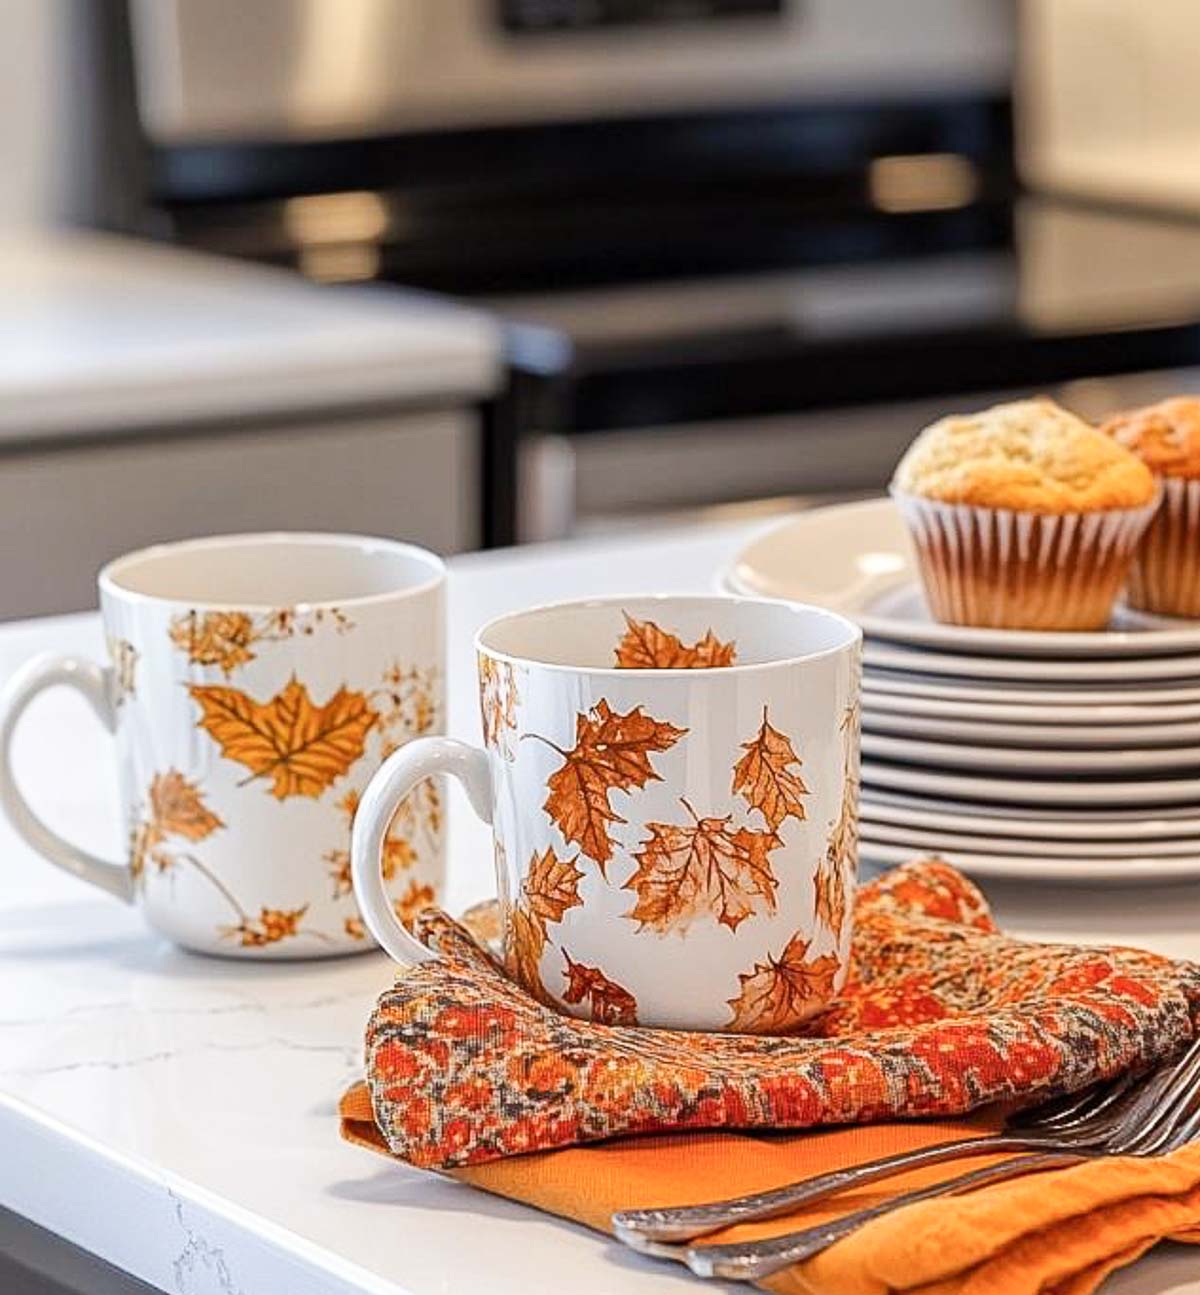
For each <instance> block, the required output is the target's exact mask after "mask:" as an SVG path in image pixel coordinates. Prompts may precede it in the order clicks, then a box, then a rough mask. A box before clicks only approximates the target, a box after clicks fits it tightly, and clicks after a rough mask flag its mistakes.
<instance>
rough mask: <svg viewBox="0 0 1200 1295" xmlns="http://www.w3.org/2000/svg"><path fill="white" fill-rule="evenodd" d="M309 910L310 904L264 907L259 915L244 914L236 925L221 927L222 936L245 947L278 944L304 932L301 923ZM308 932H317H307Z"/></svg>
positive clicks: (252, 947) (257, 947) (251, 947)
mask: <svg viewBox="0 0 1200 1295" xmlns="http://www.w3.org/2000/svg"><path fill="white" fill-rule="evenodd" d="M307 912H308V905H307V904H304V905H302V906H301V907H300V908H290V909H289V908H263V909H260V910H259V915H258V916H257V917H250V916H248V915H243V916H242V917H241V919H240V920H239V921H238V922H237V924H236V925H234V926H224V927H222V928H221V937H222V938H223V939H226V940H236V941H237V942H238V944H240V945H241V946H242V948H244V949H260V948H263V947H264V946H265V945H268V944H278V943H279V941H280V940H287V939H290V938H291V937H292V936H295V935H300V934H302V932H301V930H300V923H301V922H302V921H303V920H304V915H305V913H307ZM306 934H315V932H307V933H306Z"/></svg>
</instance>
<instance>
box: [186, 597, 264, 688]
mask: <svg viewBox="0 0 1200 1295" xmlns="http://www.w3.org/2000/svg"><path fill="white" fill-rule="evenodd" d="M168 634H169V635H170V638H171V642H172V643H174V644H175V646H176V647H177V648H180V649H181V650H182V651H184V652H186V653H187V658H188V660H189V661H190V662H192V664H193V665H215V666H219V667H220V669H221V672H222V673H223V674H224V675H225V677H226V678H227V679H228V678H229V676H230V675H231V674H232V673H233V672H234V671H235V670H236V669H237V668H238V666H240V665H245V664H246V662H247V661H253V660H254V655H255V654H254V653H253V652H252V651H251V650H250V647H251V645H252V644H253V643H256V642H257V641H258V639H259V637H260V635H259V633H258V630H257V629H256V627H255V624H254V621H253V620H252V619H251V617H249V616H248V615H247V614H246V613H245V612H205V613H204V614H203V615H200V614H199V613H198V612H184V613H183V615H181V616H175V617H172V619H171V624H170V627H169V629H168Z"/></svg>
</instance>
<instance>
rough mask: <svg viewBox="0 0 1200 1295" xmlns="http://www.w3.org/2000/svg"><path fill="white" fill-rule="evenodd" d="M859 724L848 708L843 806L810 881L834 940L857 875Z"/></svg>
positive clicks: (852, 708) (853, 710) (854, 709)
mask: <svg viewBox="0 0 1200 1295" xmlns="http://www.w3.org/2000/svg"><path fill="white" fill-rule="evenodd" d="M858 722H859V721H858V707H857V706H856V705H851V706H848V707H847V708H846V713H845V715H844V716H843V717H842V724H841V728H842V736H843V743H844V747H843V756H842V803H841V807H840V809H839V811H838V816H837V820H836V821H835V822H834V824H833V826H832V827H831V828H830V832H829V840H828V841H827V842H826V845H825V855H824V858H823V859H822V860H821V862H820V863H819V864H818V866H817V871H816V875H815V876H814V878H813V885H814V887H815V889H816V916H817V920H818V921H820V922H824V923H825V925H826V926H827V927H828V928H829V930H830V931H831V932H832V933H833V934H834V936H837V937H840V936H841V933H842V926H843V924H844V923H845V921H846V911H847V901H846V893H847V890H848V889H849V887H850V886H852V885H853V883H854V878H855V877H856V876H857V874H858V776H857V774H858Z"/></svg>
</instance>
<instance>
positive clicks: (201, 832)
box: [129, 769, 225, 880]
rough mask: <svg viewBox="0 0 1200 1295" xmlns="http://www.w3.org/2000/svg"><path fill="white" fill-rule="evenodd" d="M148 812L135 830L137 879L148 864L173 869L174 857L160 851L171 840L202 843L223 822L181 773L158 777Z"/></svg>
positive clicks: (172, 771) (133, 866)
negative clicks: (177, 839)
mask: <svg viewBox="0 0 1200 1295" xmlns="http://www.w3.org/2000/svg"><path fill="white" fill-rule="evenodd" d="M146 800H147V802H148V812H147V813H146V815H145V816H144V817H143V818H142V821H141V822H139V823H137V824H136V825H135V827H134V828H133V832H132V842H131V846H130V860H129V866H130V870H131V871H132V873H133V876H134V879H135V880H137V879H139V878H140V877H141V876H142V874H143V872H144V871H145V867H146V863H147V860H149V861H150V862H152V863H153V864H154V865H155V867H157V869H158V870H159V872H169V871H170V870H171V868H173V867H174V865H175V862H176V859H175V855H174V854H172V853H171V852H170V851H169V850H163V849H160V848H159V847H160V846H162V844H163V842H164V841H166V840H168V839H169V838H170V837H179V838H181V839H182V840H185V841H203V840H204V839H205V837H208V836H211V835H212V834H213V833H214V832H215V831H217V830H218V828H222V827H224V826H225V824H224V822H223V821H222V820H221V819H220V818H219V817H218V816H217V815H216V814H214V813H213V812H212V810H210V809H209V808H208V806H207V805H205V803H204V793H203V792H202V791H201V790H200V788H199V786H197V784H196V783H194V782H192V781H190V780H189V779H188V778H185V777H184V776H183V774H181V773H180V772H179V770H178V769H168V770H167V772H166V773H156V774H155V775H154V777H153V779H151V782H150V789H149V792H148V793H147V796H146Z"/></svg>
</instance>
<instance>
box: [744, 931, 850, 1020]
mask: <svg viewBox="0 0 1200 1295" xmlns="http://www.w3.org/2000/svg"><path fill="white" fill-rule="evenodd" d="M808 944H809V942H808V941H807V940H805V939H802V938H801V936H800V935H799V934H796V935H793V936H792V938H791V939H790V940H789V941H788V944H787V947H786V948H785V949H784V951H783V954H782V956H781V957H780V958H779V959H778V960H776V959H775V958H772V957H769V956H768V958H767V961H766V963H765V964H764V963H761V962H756V963H755V964H754V970H753V971H751V972H750V973H749V974H748V975H744V976H742V975H739V976H738V980H739V981H740V982H741V992H740V993H739V994H738V996H737V998H731V999H730V1000H729V1006H730V1007H732V1008H733V1019H732V1020H731V1021H730V1022H729V1028H730V1029H731V1030H735V1031H737V1032H739V1033H742V1034H788V1033H791V1032H792V1031H793V1030H796V1029H798V1028H799V1027H800V1026H801V1025H803V1024H804V1023H805V1022H806V1021H808V1020H810V1019H811V1018H812V1017H814V1016H815V1015H816V1014H817V1013H818V1012H819V1011H821V1009H822V1008H823V1007H825V1006H826V1004H827V1003H828V1002H829V1000H830V999H831V998H832V997H833V981H834V977H835V976H836V975H837V970H838V960H837V958H835V957H834V956H833V955H832V954H830V953H825V954H822V955H821V956H820V957H819V958H813V959H811V960H810V959H809V957H808Z"/></svg>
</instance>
